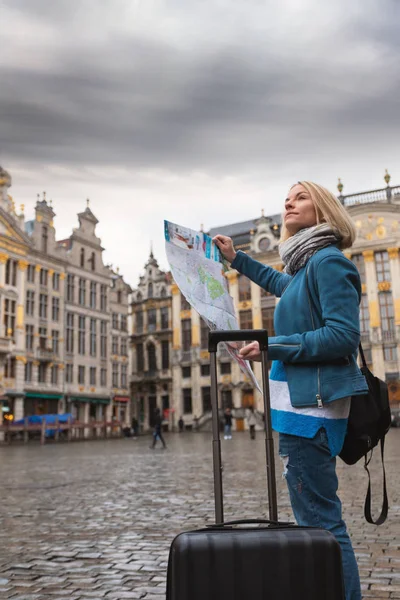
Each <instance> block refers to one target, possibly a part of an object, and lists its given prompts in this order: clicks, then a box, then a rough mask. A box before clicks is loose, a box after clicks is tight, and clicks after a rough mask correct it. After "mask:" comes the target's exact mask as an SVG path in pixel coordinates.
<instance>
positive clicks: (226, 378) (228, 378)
mask: <svg viewBox="0 0 400 600" xmlns="http://www.w3.org/2000/svg"><path fill="white" fill-rule="evenodd" d="M231 381H232V378H231V376H230V375H222V377H221V383H223V384H225V385H226V384H227V383H231Z"/></svg>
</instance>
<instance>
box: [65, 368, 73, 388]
mask: <svg viewBox="0 0 400 600" xmlns="http://www.w3.org/2000/svg"><path fill="white" fill-rule="evenodd" d="M73 381H74V365H71V364H67V365H66V367H65V382H66V383H73Z"/></svg>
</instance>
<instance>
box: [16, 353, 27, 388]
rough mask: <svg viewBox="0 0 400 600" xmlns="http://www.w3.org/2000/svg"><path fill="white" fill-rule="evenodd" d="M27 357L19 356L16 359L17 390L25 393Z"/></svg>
mask: <svg viewBox="0 0 400 600" xmlns="http://www.w3.org/2000/svg"><path fill="white" fill-rule="evenodd" d="M25 364H26V358H25V356H21V355H17V356H16V357H15V389H16V391H18V392H23V390H24V386H25Z"/></svg>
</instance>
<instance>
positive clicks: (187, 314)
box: [180, 309, 192, 319]
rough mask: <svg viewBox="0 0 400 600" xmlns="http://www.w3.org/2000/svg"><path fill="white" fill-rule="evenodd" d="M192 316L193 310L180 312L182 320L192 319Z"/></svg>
mask: <svg viewBox="0 0 400 600" xmlns="http://www.w3.org/2000/svg"><path fill="white" fill-rule="evenodd" d="M191 316H192V313H191V310H190V309H189V310H181V312H180V318H181V319H190V317H191Z"/></svg>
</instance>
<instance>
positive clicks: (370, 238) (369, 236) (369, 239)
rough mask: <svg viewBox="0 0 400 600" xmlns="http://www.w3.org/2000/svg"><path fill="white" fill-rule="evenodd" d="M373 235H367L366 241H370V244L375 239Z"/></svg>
mask: <svg viewBox="0 0 400 600" xmlns="http://www.w3.org/2000/svg"><path fill="white" fill-rule="evenodd" d="M373 237H374V236H373V235H372V233H367V235H366V236H365V239H366V240H368V242H370V241H371V240H372V239H373Z"/></svg>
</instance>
